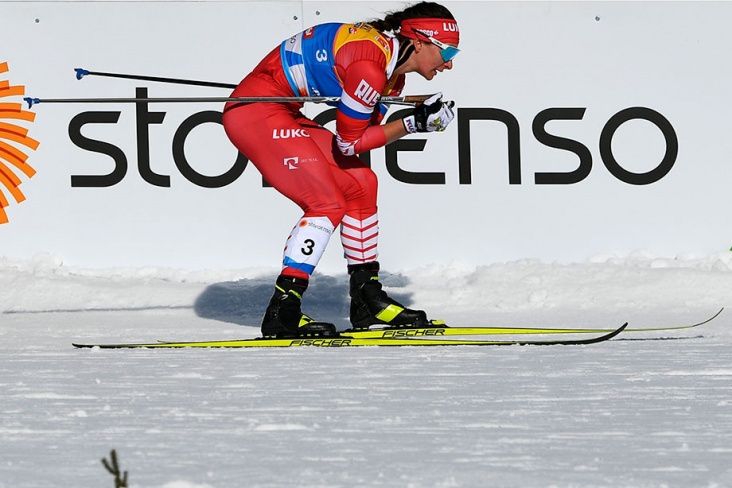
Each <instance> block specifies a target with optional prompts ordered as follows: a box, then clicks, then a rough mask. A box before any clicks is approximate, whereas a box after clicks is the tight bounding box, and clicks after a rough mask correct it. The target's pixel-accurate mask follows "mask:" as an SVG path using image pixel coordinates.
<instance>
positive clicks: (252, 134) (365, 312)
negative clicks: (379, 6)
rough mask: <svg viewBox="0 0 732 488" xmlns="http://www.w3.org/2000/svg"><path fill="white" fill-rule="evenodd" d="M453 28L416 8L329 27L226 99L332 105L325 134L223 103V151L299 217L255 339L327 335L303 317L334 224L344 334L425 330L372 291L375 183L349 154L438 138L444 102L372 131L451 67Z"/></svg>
mask: <svg viewBox="0 0 732 488" xmlns="http://www.w3.org/2000/svg"><path fill="white" fill-rule="evenodd" d="M458 42H459V30H458V26H457V22H455V19H454V17H453V15H452V14H451V13H450V11H449V10H448V9H447V8H445V7H444V6H442V5H440V4H437V3H433V2H421V3H417V4H415V5H412V6H410V7H408V8H406V9H404V10H402V11H398V12H391V13H389V14H388V15H387V16H386V17H385V18H384V19H383V20H374V21H371V22H369V23H357V24H340V23H330V24H321V25H316V26H314V27H311V28H309V29H307V30H305V31H304V32H301V33H299V34H296V35H294V36H292V37H291V38H289V39H287V40H285V41H284V42H283V43H282V44H281V45H280V46H278V47H276V48H275V49H274V50H273V51H272V52H270V53H269V54H268V55H267V56H266V57H265V58H264V59H263V60H262V61H261V62H260V63H259V65H258V66H257V67H256V68H255V69H254V71H253V72H252V73H250V74H249V75H248V76H247V77H246V78H244V80H243V81H242V82H241V83H240V84H239V85H238V87H237V88H236V89H235V90H234V92H233V93H232V95H231V96H232V97H244V96H246V97H255V96H256V97H260V96H261V97H292V96H293V95H294V96H339V97H340V101H339V102H338V106H337V114H336V130H335V134H334V133H332V132H331V131H329V130H328V129H325V128H324V127H322V126H321V125H319V124H317V123H315V122H313V121H312V120H310V119H308V118H307V117H305V116H304V115H303V114H302V113H301V112H300V109H301V108H302V104H301V103H271V102H265V103H251V104H244V103H229V104H227V106H226V107H225V110H224V116H223V122H224V128H225V130H226V133H227V135H228V137H229V139H231V141H232V142H233V144H234V145H235V146H236V147H237V148H238V149H239V151H240V152H241V153H242V154H244V155H245V156H246V157H247V158H249V160H250V161H251V162H252V163H253V164H254V165H255V166H256V167H257V169H258V170H259V171H260V173H261V174H262V176H263V177H264V178H265V180H267V182H269V184H271V185H272V186H273V187H274V188H275V189H277V190H278V191H279V192H280V193H282V194H283V195H285V196H286V197H287V198H289V199H290V200H292V201H293V202H295V203H296V204H297V205H298V206H300V208H301V209H302V210H303V212H304V215H303V216H302V218H301V219H300V220H299V221H298V222H297V224H296V225H295V227H294V228H293V229H292V232H291V233H290V235H289V237H288V238H287V241H286V244H285V250H284V259H283V267H282V272H281V274H280V276H279V277H278V278H277V282H276V285H275V292H274V295H273V296H272V299H271V300H270V302H269V306H268V307H267V310H266V312H265V314H264V318H263V320H262V334H263V336H265V337H299V336H308V335H321V336H330V335H335V334H336V328H335V326H334V325H333V324H329V323H325V322H316V321H314V320H313V319H312V318H310V317H308V316H307V315H305V314H303V312H302V310H301V299H302V295H303V293H304V292H305V290H306V289H307V286H308V279H309V277H310V275H311V274H312V273H313V271H314V269H315V267H316V265H317V264H318V261H319V260H320V258H321V256H322V255H323V252H324V251H325V248H326V245H327V244H328V241H329V239H330V237H331V235H332V234H333V232H335V229H336V228H337V227H338V226H339V225H340V237H341V243H342V245H343V249H344V251H345V257H346V260H347V265H348V274H349V276H350V278H349V279H350V296H351V308H350V319H351V324H352V326H353V328H354V329H364V328H368V327H369V326H370V325H372V324H388V325H389V326H400V327H424V326H429V325H430V321H428V320H427V315H426V313H425V312H424V311H422V310H411V309H409V308H406V307H404V306H402V305H401V304H399V303H397V302H396V301H394V300H393V299H391V298H389V297H388V296H387V294H386V293H385V292H384V291H383V290H382V287H381V284H380V283H379V281H378V272H379V263H378V261H377V260H376V259H377V255H378V253H377V241H378V234H379V232H378V222H379V220H378V215H377V203H376V200H377V199H376V195H377V178H376V175H375V173H374V172H373V171H372V170H371V169H370V168H369V167H368V166H367V165H366V164H365V163H364V162H363V161H361V159H359V158H358V156H357V155H358V154H360V153H363V152H366V151H369V150H371V149H375V148H378V147H382V146H384V145H386V144H388V143H390V142H392V141H395V140H397V139H399V138H401V137H404V136H405V135H407V134H413V133H415V132H433V131H442V130H444V129H445V127H446V126H447V125H448V124H449V123H450V122H451V121H452V119H453V118H454V113H453V110H452V107H453V102H443V101H442V94H441V93H438V94H436V95H434V96H432V97H430V98H429V99H427V100H426V101H425V102H424V103H423V104H422V105H419V106H417V107H416V108H415V109H414V110H413V111H412V112H411V113H410V114H409V115H407V116H406V117H404V118H403V119H400V120H394V121H391V122H388V123H386V124H381V121H382V118H383V117H384V114H385V113H386V110H387V108H386V107H384V106H383V105H381V104H380V103H379V99H380V98H381V96H398V95H399V94H401V92H402V90H403V88H404V81H405V75H406V74H407V73H419V74H420V75H422V76H423V77H424V78H426V79H427V80H431V79H432V78H434V77H435V76H436V75H437V73H438V72H442V71H443V70H446V69H447V70H449V69H452V64H453V61H452V60H453V57H454V56H455V55H456V54H457V52H458V49H457V45H458Z"/></svg>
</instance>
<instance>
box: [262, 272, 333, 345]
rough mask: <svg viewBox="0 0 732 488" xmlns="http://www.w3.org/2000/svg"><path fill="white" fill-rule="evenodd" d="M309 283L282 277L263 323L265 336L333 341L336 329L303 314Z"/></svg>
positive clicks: (278, 281)
mask: <svg viewBox="0 0 732 488" xmlns="http://www.w3.org/2000/svg"><path fill="white" fill-rule="evenodd" d="M307 287H308V281H307V280H303V279H300V278H290V277H287V276H280V277H279V278H277V283H276V285H275V292H274V295H272V298H271V299H270V301H269V305H268V306H267V311H266V312H265V313H264V318H263V319H262V336H263V337H278V338H295V337H312V336H321V337H333V336H337V335H338V333H337V332H336V327H335V325H333V324H329V323H327V322H316V321H315V320H313V319H312V318H310V317H308V316H307V315H305V314H304V313H302V311H301V310H300V305H301V302H302V294H303V293H305V290H307Z"/></svg>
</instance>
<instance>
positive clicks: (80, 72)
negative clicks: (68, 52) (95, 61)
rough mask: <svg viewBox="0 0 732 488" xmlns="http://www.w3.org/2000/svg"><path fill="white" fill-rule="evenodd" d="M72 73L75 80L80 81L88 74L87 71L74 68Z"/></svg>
mask: <svg viewBox="0 0 732 488" xmlns="http://www.w3.org/2000/svg"><path fill="white" fill-rule="evenodd" d="M74 71H76V79H77V80H80V79H82V78H83V77H85V76H86V75H88V74H89V71H88V70H85V69H84V68H74Z"/></svg>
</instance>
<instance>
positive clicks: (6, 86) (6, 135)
mask: <svg viewBox="0 0 732 488" xmlns="http://www.w3.org/2000/svg"><path fill="white" fill-rule="evenodd" d="M7 72H8V63H5V62H0V78H2V77H3V75H4V73H7ZM24 94H25V87H24V86H12V85H10V82H9V81H8V80H3V79H0V224H7V223H8V215H7V213H6V212H5V207H7V206H8V205H10V200H9V199H8V197H7V196H6V194H5V192H4V191H3V190H4V189H3V187H5V189H7V191H8V192H9V193H10V195H11V196H12V197H13V199H14V200H15V201H16V203H20V202H22V201H23V200H25V196H24V195H23V192H22V191H20V188H18V187H19V186H20V183H21V180H20V178H19V177H18V175H17V174H16V173H15V170H20V172H22V173H23V174H24V175H25V176H27V177H28V178H31V177H32V176H33V175H34V174H36V171H35V170H34V169H33V168H31V167H30V166H29V165H28V163H26V161H27V160H28V155H27V154H26V153H25V152H23V151H21V150H20V149H18V147H17V145H21V146H25V147H27V148H29V149H31V150H34V151H35V150H36V148H37V147H38V141H36V140H35V139H32V138H30V137H28V129H25V128H23V127H21V126H19V125H15V124H12V123H9V122H5V119H13V120H22V121H26V122H33V120H34V119H35V117H36V114H34V113H33V112H28V111H26V110H23V105H21V104H20V103H12V102H6V101H5V100H3V99H4V98H6V97H15V96H22V95H24ZM11 143H12V144H11Z"/></svg>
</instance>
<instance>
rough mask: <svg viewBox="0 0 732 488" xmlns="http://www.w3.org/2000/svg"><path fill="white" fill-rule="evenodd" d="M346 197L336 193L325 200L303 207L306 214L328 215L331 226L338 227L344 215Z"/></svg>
mask: <svg viewBox="0 0 732 488" xmlns="http://www.w3.org/2000/svg"><path fill="white" fill-rule="evenodd" d="M346 209H347V205H346V199H345V198H344V197H343V196H342V195H338V196H336V197H334V198H332V199H330V200H328V201H327V202H319V203H318V204H316V205H311V206H309V207H308V208H306V209H305V215H306V216H318V217H328V219H329V220H330V221H331V223H332V224H333V227H338V225H340V223H341V221H342V220H343V217H344V216H345V215H346Z"/></svg>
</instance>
